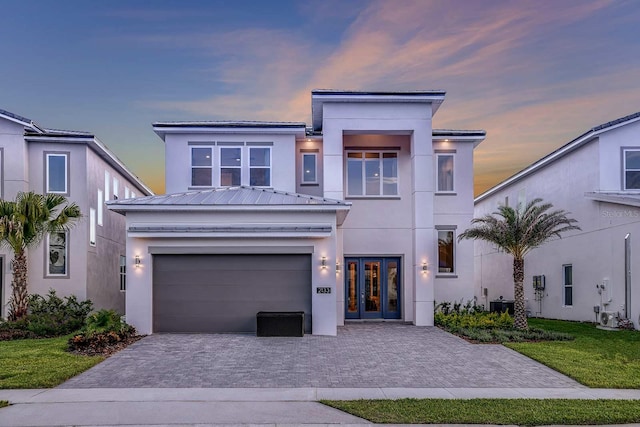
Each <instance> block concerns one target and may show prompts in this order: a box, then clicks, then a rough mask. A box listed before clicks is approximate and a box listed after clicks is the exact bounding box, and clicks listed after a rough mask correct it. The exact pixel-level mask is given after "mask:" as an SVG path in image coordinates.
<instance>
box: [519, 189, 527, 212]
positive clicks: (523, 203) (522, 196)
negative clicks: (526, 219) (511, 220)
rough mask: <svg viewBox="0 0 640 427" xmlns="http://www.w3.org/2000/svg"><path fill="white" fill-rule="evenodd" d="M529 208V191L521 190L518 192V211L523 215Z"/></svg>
mask: <svg viewBox="0 0 640 427" xmlns="http://www.w3.org/2000/svg"><path fill="white" fill-rule="evenodd" d="M526 207H527V189H526V188H521V189H520V191H518V207H517V210H518V211H519V212H520V213H522V212H524V209H525V208H526Z"/></svg>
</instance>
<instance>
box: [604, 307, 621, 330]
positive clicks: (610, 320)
mask: <svg viewBox="0 0 640 427" xmlns="http://www.w3.org/2000/svg"><path fill="white" fill-rule="evenodd" d="M600 326H606V327H607V328H617V327H618V313H616V312H613V311H602V312H600Z"/></svg>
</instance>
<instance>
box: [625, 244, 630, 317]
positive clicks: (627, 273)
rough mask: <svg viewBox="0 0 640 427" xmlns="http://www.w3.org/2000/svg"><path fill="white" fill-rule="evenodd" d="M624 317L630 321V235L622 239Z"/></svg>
mask: <svg viewBox="0 0 640 427" xmlns="http://www.w3.org/2000/svg"><path fill="white" fill-rule="evenodd" d="M624 315H625V317H626V318H627V319H629V320H631V233H627V235H626V236H625V237H624Z"/></svg>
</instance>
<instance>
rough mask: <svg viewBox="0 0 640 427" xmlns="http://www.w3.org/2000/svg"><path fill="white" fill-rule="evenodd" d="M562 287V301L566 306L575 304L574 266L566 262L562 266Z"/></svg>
mask: <svg viewBox="0 0 640 427" xmlns="http://www.w3.org/2000/svg"><path fill="white" fill-rule="evenodd" d="M562 285H563V286H562V287H563V289H564V295H563V298H562V303H563V305H564V306H567V307H569V306H572V305H573V266H572V265H571V264H566V265H563V266H562Z"/></svg>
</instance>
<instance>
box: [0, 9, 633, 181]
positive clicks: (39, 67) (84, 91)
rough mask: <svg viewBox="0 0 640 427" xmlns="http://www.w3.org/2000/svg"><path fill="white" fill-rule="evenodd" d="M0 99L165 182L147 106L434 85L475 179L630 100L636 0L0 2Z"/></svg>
mask: <svg viewBox="0 0 640 427" xmlns="http://www.w3.org/2000/svg"><path fill="white" fill-rule="evenodd" d="M0 6H2V7H1V10H2V11H3V13H2V15H0V35H1V36H2V43H0V58H2V60H0V76H1V78H0V108H2V109H5V110H9V111H11V112H14V113H17V114H20V115H23V116H26V117H29V118H31V119H33V120H34V121H36V122H37V123H39V124H41V125H43V126H48V127H54V128H63V129H74V130H86V131H91V132H94V133H95V134H96V135H97V136H98V137H99V138H100V139H101V140H102V141H103V142H104V143H106V144H107V145H108V146H109V147H110V148H111V149H112V150H113V151H114V152H115V153H116V154H117V155H118V156H119V157H120V158H121V159H122V160H123V161H124V162H125V163H126V164H127V165H129V166H130V168H131V169H132V170H133V171H134V172H135V173H137V174H138V175H139V176H140V177H141V178H142V179H143V180H145V182H147V183H148V184H149V185H150V186H151V187H152V188H153V189H154V190H155V191H156V192H159V193H161V192H163V191H164V155H163V149H164V147H163V144H162V141H161V140H160V139H159V138H158V137H157V136H156V135H155V134H154V133H153V132H152V130H151V123H152V122H154V121H160V120H217V119H236V120H283V121H287V120H295V121H297V120H300V121H305V122H307V123H309V122H310V114H311V106H310V90H311V89H313V88H333V89H355V90H376V89H384V90H404V89H444V90H446V91H447V97H446V100H445V103H444V104H443V106H442V107H441V109H440V110H439V111H438V113H437V114H436V116H435V117H434V127H438V128H462V129H485V130H486V131H487V139H486V141H485V142H483V143H482V144H481V145H480V147H479V148H478V149H476V153H475V155H476V157H475V179H476V192H480V191H482V190H484V189H486V188H488V187H489V186H491V185H494V184H496V183H497V182H499V181H500V180H502V179H504V178H506V177H507V176H509V175H511V174H513V173H514V172H516V171H518V170H520V169H521V168H523V167H524V166H526V165H528V164H530V163H531V162H533V161H535V160H537V159H538V158H540V157H542V156H543V155H545V154H547V153H548V152H550V151H552V150H554V149H555V148H557V147H558V146H560V145H562V144H564V143H566V142H568V141H569V140H571V139H573V138H574V137H576V136H578V135H579V134H581V133H583V132H584V131H586V130H588V129H589V128H591V127H593V126H596V125H598V124H601V123H604V122H607V121H609V120H612V119H615V118H618V117H622V116H624V115H627V114H630V113H633V112H637V111H640V84H638V82H639V76H640V39H639V37H638V35H640V29H638V23H639V22H640V2H638V1H636V0H628V1H625V0H619V1H610V0H594V1H586V0H581V1H571V0H563V1H550V0H536V1H488V0H482V1H471V0H467V1H460V0H451V1H444V0H440V1H429V0H418V1H411V0H396V1H375V0H374V1H357V0H356V1H342V0H328V1H320V0H315V1H274V0H269V1H242V0H236V1H153V2H148V1H127V2H124V1H108V2H90V1H65V0H61V1H29V0H22V1H5V0H0Z"/></svg>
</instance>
